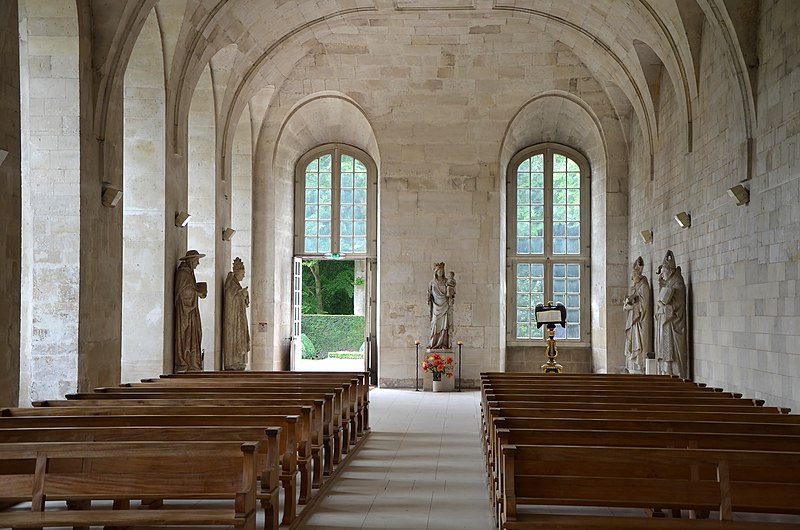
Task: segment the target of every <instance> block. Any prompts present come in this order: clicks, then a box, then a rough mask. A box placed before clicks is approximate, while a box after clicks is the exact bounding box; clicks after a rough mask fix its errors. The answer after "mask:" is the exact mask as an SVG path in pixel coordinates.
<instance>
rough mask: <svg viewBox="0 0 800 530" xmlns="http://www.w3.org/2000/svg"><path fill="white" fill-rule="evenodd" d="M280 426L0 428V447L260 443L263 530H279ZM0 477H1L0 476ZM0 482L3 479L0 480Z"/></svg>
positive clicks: (258, 457)
mask: <svg viewBox="0 0 800 530" xmlns="http://www.w3.org/2000/svg"><path fill="white" fill-rule="evenodd" d="M280 431H281V428H280V427H269V428H267V429H263V428H261V427H250V426H234V425H228V426H224V427H208V426H192V427H172V426H164V427H151V426H135V427H130V426H126V427H31V428H28V427H17V428H0V444H8V443H16V444H19V443H28V442H90V443H91V442H114V441H122V442H143V441H147V442H153V441H159V442H177V445H179V444H180V443H182V442H184V441H192V442H196V441H234V442H235V441H238V442H245V441H248V440H251V441H256V442H259V444H260V445H259V448H260V450H259V451H258V453H257V455H256V457H257V468H258V476H257V478H258V490H257V494H256V497H257V500H258V501H260V503H261V506H262V507H263V509H264V522H265V525H264V527H265V529H266V530H277V529H278V525H279V523H278V515H279V513H278V512H279V497H278V488H279V478H280V473H281V467H280V465H281V464H280V458H279V457H280V445H279V436H280ZM0 477H1V475H0ZM0 480H2V478H0Z"/></svg>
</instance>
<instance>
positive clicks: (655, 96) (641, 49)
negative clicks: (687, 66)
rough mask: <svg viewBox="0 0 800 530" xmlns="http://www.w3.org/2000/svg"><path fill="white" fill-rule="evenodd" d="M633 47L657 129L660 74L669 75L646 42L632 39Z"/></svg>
mask: <svg viewBox="0 0 800 530" xmlns="http://www.w3.org/2000/svg"><path fill="white" fill-rule="evenodd" d="M633 49H634V50H636V56H637V57H638V58H639V65H640V66H641V67H642V73H643V74H644V78H645V80H646V81H647V88H648V89H649V91H650V101H651V102H652V104H653V115H654V116H655V118H656V130H658V124H659V111H660V96H661V94H660V90H661V76H662V75H664V74H665V73H666V74H667V75H669V73H668V72H666V69H665V68H664V63H663V61H661V58H660V57H659V56H658V54H656V52H655V51H653V48H651V47H650V46H648V45H647V44H646V43H644V42H642V41H640V40H638V39H634V40H633Z"/></svg>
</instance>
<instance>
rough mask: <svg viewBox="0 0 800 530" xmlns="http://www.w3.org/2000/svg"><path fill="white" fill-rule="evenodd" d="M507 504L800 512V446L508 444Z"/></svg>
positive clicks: (508, 512)
mask: <svg viewBox="0 0 800 530" xmlns="http://www.w3.org/2000/svg"><path fill="white" fill-rule="evenodd" d="M501 453H502V458H503V484H502V488H501V496H502V497H503V501H502V502H503V510H504V514H505V517H508V518H510V519H513V518H514V517H516V507H517V504H561V505H583V506H587V505H588V506H607V507H614V506H617V507H639V508H652V507H665V508H676V509H696V510H719V511H720V517H721V518H722V519H725V520H730V519H731V518H732V512H733V511H743V512H767V513H792V514H797V513H800V505H798V503H797V499H798V498H800V453H798V452H779V451H775V452H772V451H744V450H709V449H666V448H636V447H608V446H563V445H562V446H558V445H513V444H510V445H504V446H503V447H502V448H501Z"/></svg>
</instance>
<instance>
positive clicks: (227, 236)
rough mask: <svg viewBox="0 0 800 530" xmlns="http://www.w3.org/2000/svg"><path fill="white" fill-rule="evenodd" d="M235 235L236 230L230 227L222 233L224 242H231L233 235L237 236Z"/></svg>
mask: <svg viewBox="0 0 800 530" xmlns="http://www.w3.org/2000/svg"><path fill="white" fill-rule="evenodd" d="M235 233H236V230H234V229H233V228H230V227H229V228H226V229H225V230H223V231H222V240H223V241H230V240H231V238H232V237H233V234H235Z"/></svg>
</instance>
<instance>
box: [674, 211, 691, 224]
mask: <svg viewBox="0 0 800 530" xmlns="http://www.w3.org/2000/svg"><path fill="white" fill-rule="evenodd" d="M675 222H677V223H678V224H679V225H680V227H681V228H689V227H690V226H692V216H691V215H689V214H688V213H686V212H679V213H677V214H675Z"/></svg>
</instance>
